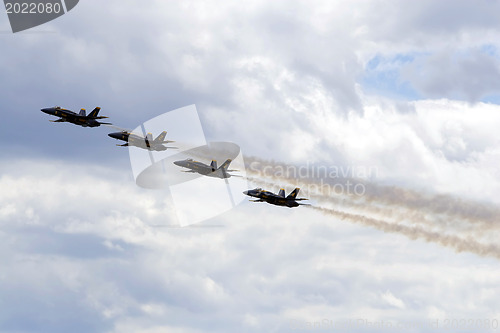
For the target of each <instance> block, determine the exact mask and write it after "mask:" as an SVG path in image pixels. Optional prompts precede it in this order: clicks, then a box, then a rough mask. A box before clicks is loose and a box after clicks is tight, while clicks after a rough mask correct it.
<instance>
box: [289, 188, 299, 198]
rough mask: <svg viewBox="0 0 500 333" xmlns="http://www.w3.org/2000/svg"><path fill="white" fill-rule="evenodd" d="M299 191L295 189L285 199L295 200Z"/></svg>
mask: <svg viewBox="0 0 500 333" xmlns="http://www.w3.org/2000/svg"><path fill="white" fill-rule="evenodd" d="M299 191H300V188H298V187H297V188H296V189H295V190H293V191H292V192H291V193H290V194H289V195H288V196H287V197H286V198H287V199H295V198H297V195H298V194H299Z"/></svg>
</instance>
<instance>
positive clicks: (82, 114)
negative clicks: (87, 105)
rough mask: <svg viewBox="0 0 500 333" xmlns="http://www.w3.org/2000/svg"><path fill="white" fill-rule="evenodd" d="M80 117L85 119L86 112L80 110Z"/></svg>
mask: <svg viewBox="0 0 500 333" xmlns="http://www.w3.org/2000/svg"><path fill="white" fill-rule="evenodd" d="M80 116H83V117H86V116H87V111H85V109H80Z"/></svg>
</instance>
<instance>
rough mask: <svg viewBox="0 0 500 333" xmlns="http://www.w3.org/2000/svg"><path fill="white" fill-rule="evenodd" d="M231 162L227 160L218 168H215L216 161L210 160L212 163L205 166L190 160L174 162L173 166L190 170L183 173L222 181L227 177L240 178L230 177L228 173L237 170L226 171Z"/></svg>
mask: <svg viewBox="0 0 500 333" xmlns="http://www.w3.org/2000/svg"><path fill="white" fill-rule="evenodd" d="M231 162H232V160H231V159H227V160H226V161H225V162H224V163H223V164H222V165H221V166H220V167H217V161H215V160H212V163H210V165H207V164H205V163H201V162H198V161H195V160H193V159H191V158H188V159H185V160H182V161H175V162H174V164H175V165H178V166H180V167H183V168H187V169H190V170H189V171H184V172H192V173H199V174H200V175H204V176H209V177H215V178H222V179H224V178H229V177H241V176H237V175H231V174H230V173H229V172H231V171H238V170H228V169H227V168H228V167H229V164H231Z"/></svg>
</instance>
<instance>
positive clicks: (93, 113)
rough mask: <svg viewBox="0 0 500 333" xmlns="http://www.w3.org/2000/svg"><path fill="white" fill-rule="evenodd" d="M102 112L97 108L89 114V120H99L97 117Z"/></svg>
mask: <svg viewBox="0 0 500 333" xmlns="http://www.w3.org/2000/svg"><path fill="white" fill-rule="evenodd" d="M100 110H101V108H100V107H96V108H95V109H94V110H92V112H90V113H89V115H88V117H89V118H97V115H98V114H99V111H100Z"/></svg>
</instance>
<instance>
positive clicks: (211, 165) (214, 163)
mask: <svg viewBox="0 0 500 333" xmlns="http://www.w3.org/2000/svg"><path fill="white" fill-rule="evenodd" d="M210 167H211V168H212V172H214V171H215V170H217V161H216V160H212V162H210Z"/></svg>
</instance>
